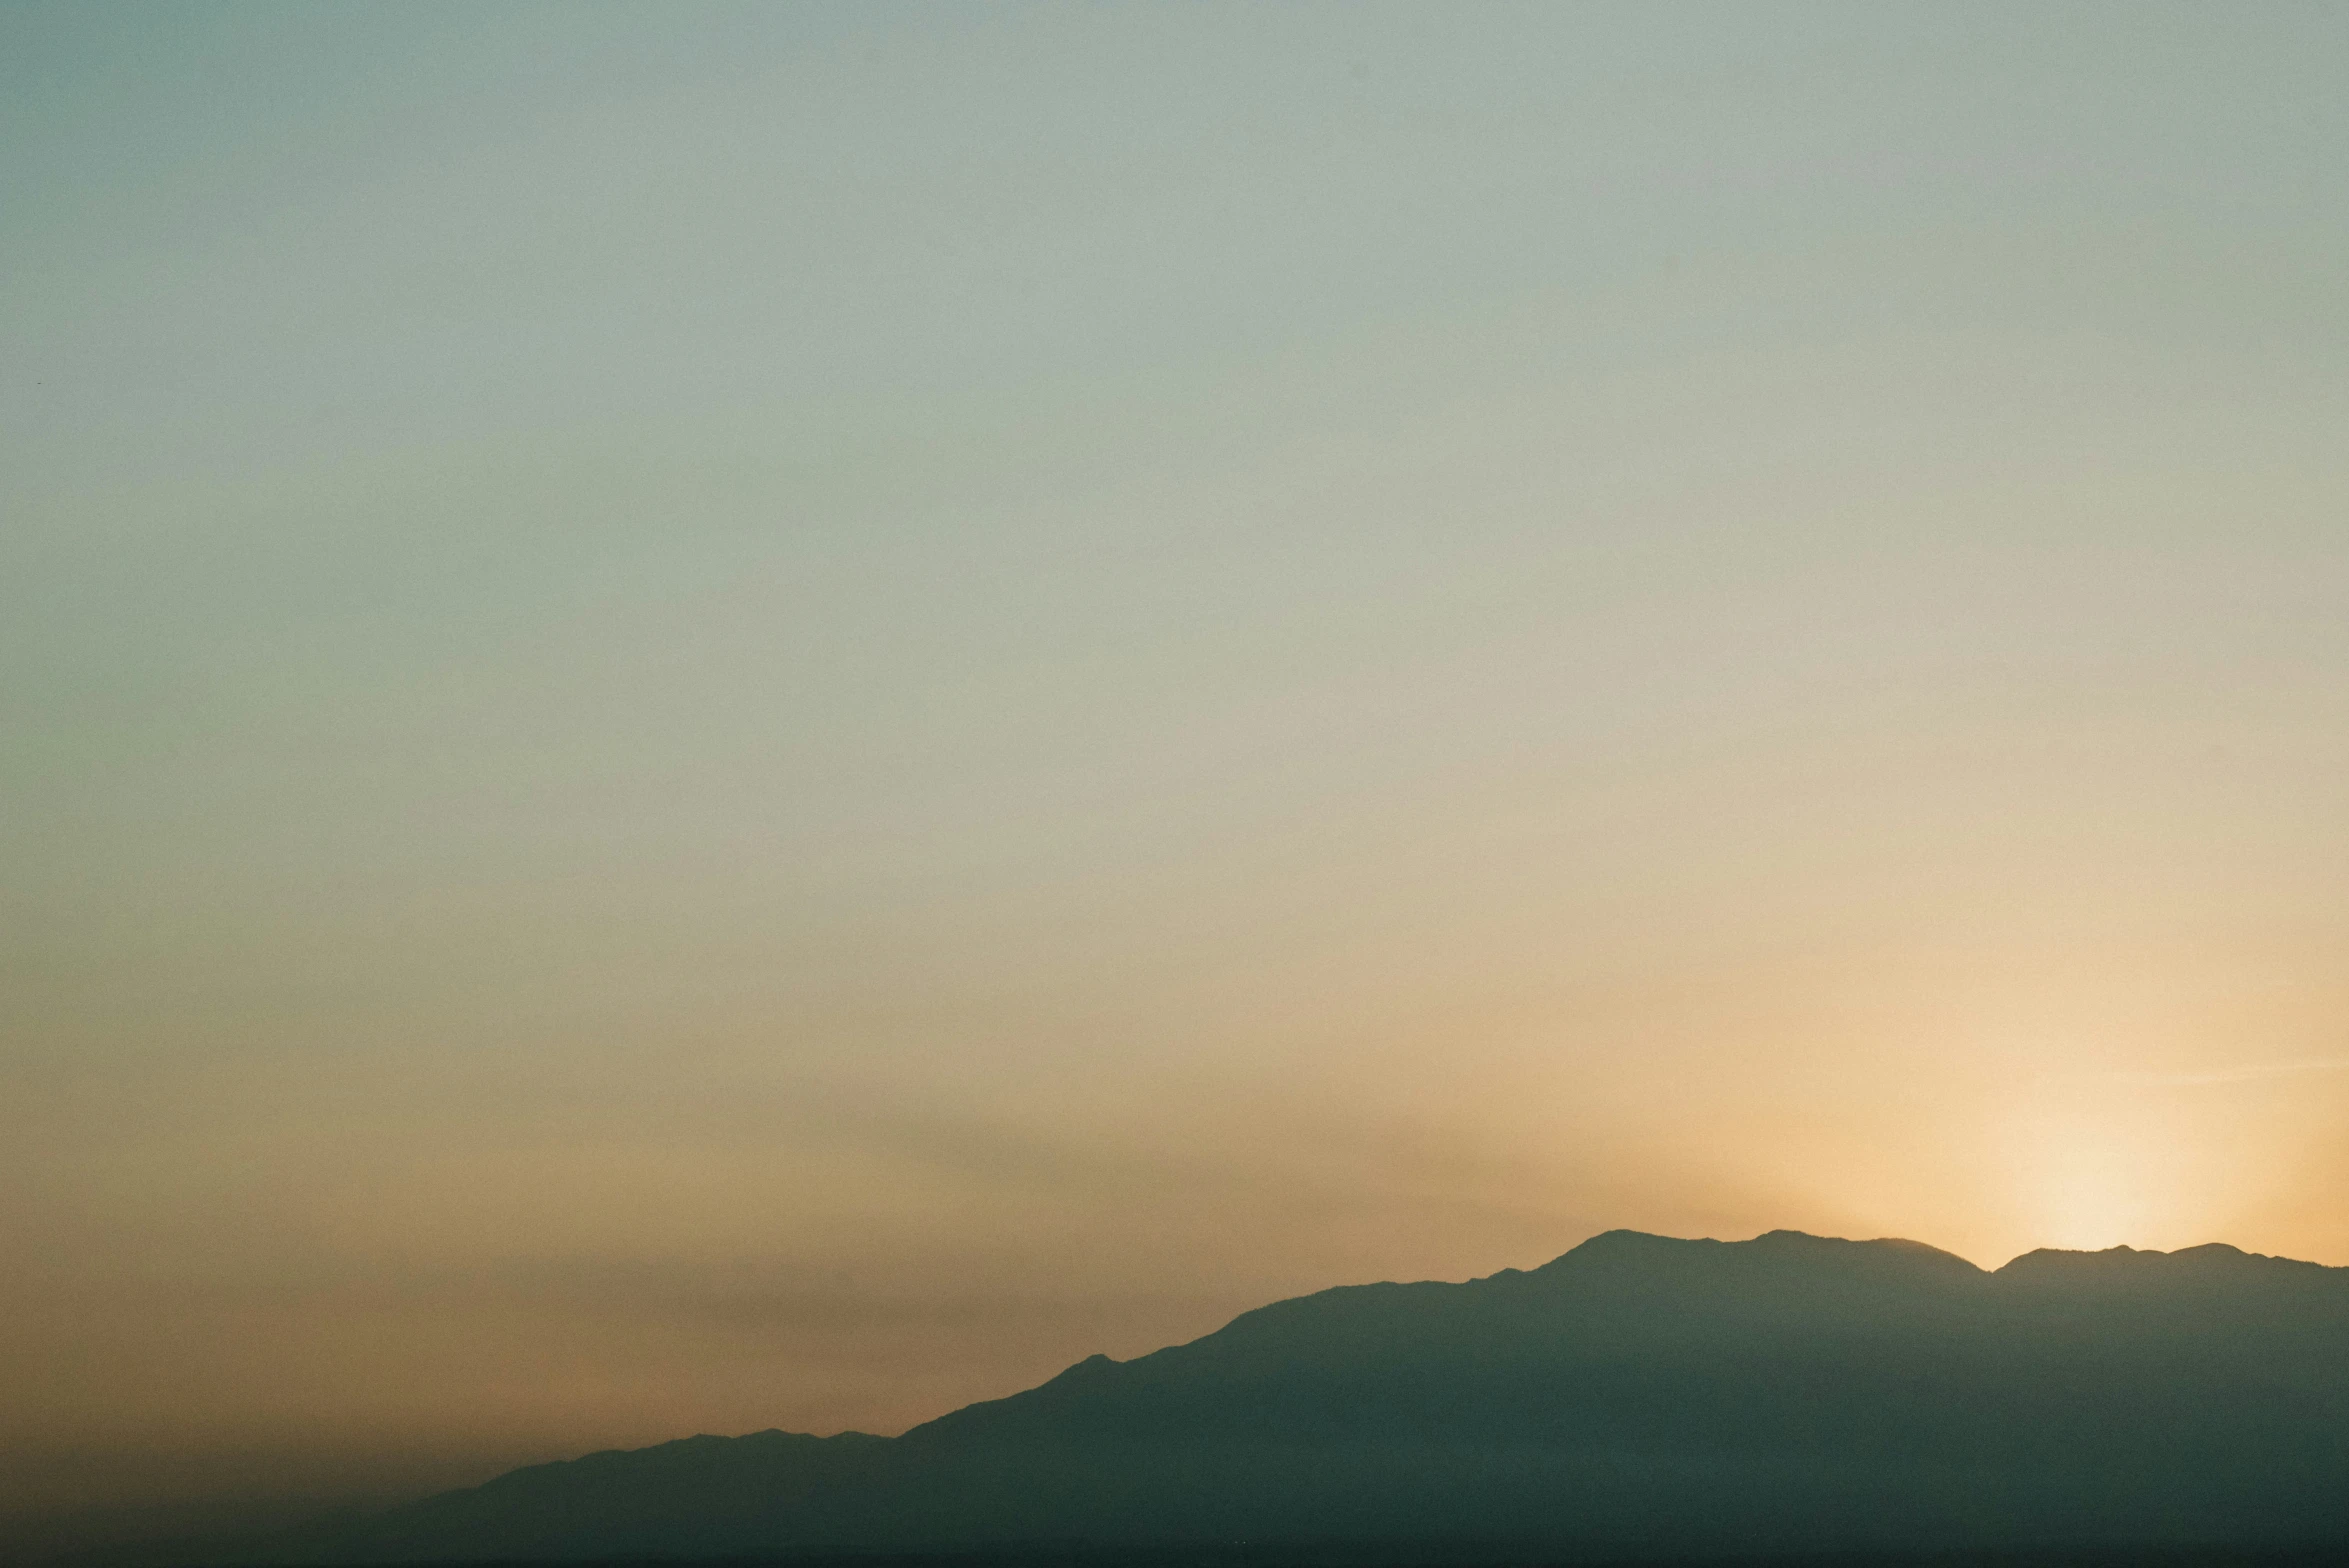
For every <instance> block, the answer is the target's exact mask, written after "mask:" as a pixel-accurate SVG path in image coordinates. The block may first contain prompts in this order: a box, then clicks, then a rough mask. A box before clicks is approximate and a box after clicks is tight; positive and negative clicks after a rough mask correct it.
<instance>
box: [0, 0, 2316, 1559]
mask: <svg viewBox="0 0 2349 1568" xmlns="http://www.w3.org/2000/svg"><path fill="white" fill-rule="evenodd" d="M2344 82H2349V9H2345V8H2343V7H2342V6H2339V5H2313V4H2311V5H2302V4H2275V5H2226V6H2217V5H2208V6H2194V7H2182V8H2167V7H2162V6H2157V5H2151V4H2127V5H2117V4H2116V5H2109V6H2070V7H2066V6H2061V5H2053V6H2051V5H2045V4H2030V5H2023V6H2014V7H2007V8H2000V7H1994V6H1985V5H1968V6H1949V5H1930V6H1910V7H1901V6H1892V5H1881V4H1867V5H1851V6H1844V7H1824V6H1776V7H1771V6H1762V5H1750V4H1738V5H1730V6H1720V7H1704V6H1696V5H1674V6H1628V5H1627V6H1620V7H1613V8H1582V7H1567V6H1562V5H1561V6H1543V7H1536V8H1527V9H1517V8H1510V7H1502V6H1478V7H1466V6H1427V7H1422V8H1417V9H1378V8H1372V7H1365V6H1347V7H1343V8H1326V9H1325V8H1312V7H1255V6H1245V7H1243V6H1233V7H1215V6H1195V5H1187V4H1186V5H1179V6H1177V5H1168V6H1164V7H1158V8H1140V7H1135V8H1126V7H1109V8H1090V7H1077V6H1068V7H1051V8H1042V9H1027V8H988V9H976V8H972V9H950V8H944V7H935V6H921V7H907V8H898V9H891V8H885V7H877V8H859V9H848V8H822V7H775V8H772V9H731V8H715V9H692V8H688V7H683V6H674V5H662V6H643V7H636V8H597V7H591V6H585V5H561V6H548V7H531V6H504V7H475V6H444V7H435V6H429V5H415V4H408V5H398V6H377V7H373V8H368V9H357V8H350V9H343V8H335V7H329V6H321V5H299V6H284V7H253V6H246V7H217V6H216V7H193V6H179V7H162V6H103V5H85V4H69V5H57V6H34V7H26V6H23V5H8V6H7V7H6V8H5V9H4V10H0V1052H4V1056H0V1257H4V1258H5V1259H6V1260H7V1261H6V1266H5V1267H0V1469H4V1470H6V1471H7V1472H8V1473H10V1474H11V1475H12V1476H13V1477H14V1481H13V1484H12V1486H11V1487H10V1488H8V1489H7V1491H8V1495H9V1496H10V1498H11V1499H12V1500H11V1501H10V1502H9V1503H8V1504H7V1505H6V1506H7V1507H8V1508H10V1509H14V1510H16V1511H17V1512H20V1513H21V1512H24V1511H28V1510H36V1511H37V1510H39V1509H49V1508H64V1507H69V1506H80V1505H84V1504H87V1505H93V1506H96V1505H114V1504H118V1503H122V1502H126V1501H133V1500H141V1499H160V1498H166V1497H177V1496H195V1495H203V1494H207V1493H214V1492H233V1491H240V1490H249V1491H268V1490H271V1489H276V1490H280V1491H287V1492H299V1491H309V1492H327V1491H334V1490H337V1489H361V1490H365V1489H376V1490H398V1489H400V1488H402V1487H411V1486H421V1485H425V1484H433V1483H438V1482H454V1481H464V1480H472V1479H478V1478H479V1477H481V1476H483V1475H486V1474H487V1473H489V1472H491V1471H494V1470H496V1469H499V1468H503V1467H504V1466H505V1465H508V1464H511V1463H515V1462H519V1461H522V1460H526V1459H532V1458H539V1457H546V1456H552V1455H558V1454H568V1453H575V1452H579V1451H582V1450H585V1449H589V1448H595V1447H602V1446H611V1445H618V1444H637V1443H644V1442H650V1441H656V1440H659V1439H663V1438H667V1437H672V1436H678V1435H682V1434H686V1433H690V1432H695V1431H705V1430H706V1431H719V1432H734V1431H743V1430H749V1429H754V1428H761V1427H768V1426H782V1427H786V1428H793V1429H802V1430H815V1431H832V1430H836V1429H839V1428H842V1427H850V1426H854V1427H862V1428H866V1429H870V1430H879V1431H896V1430H898V1429H900V1428H902V1427H903V1426H905V1425H907V1424H909V1423H911V1422H914V1421H917V1420H920V1419H924V1418H927V1417H928V1416H931V1415H934V1414H937V1413H939V1412H941V1411H943V1410H945V1409H947V1408H950V1407H951V1406H954V1405H957V1404H960V1403H962V1402H965V1401H967V1400H970V1399H973V1398H979V1397H986V1396H993V1395H998V1394H1002V1393H1006V1392H1009V1391H1011V1390H1013V1389H1015V1388H1018V1387H1021V1386H1024V1385H1026V1384H1028V1383H1031V1382H1034V1381H1036V1380H1038V1379H1040V1378H1042V1377H1044V1376H1046V1375H1048V1374H1049V1373H1051V1372H1053V1371H1055V1370H1057V1369H1058V1368H1059V1367H1061V1366H1063V1365H1065V1364H1067V1363H1069V1362H1072V1361H1074V1360H1077V1359H1079V1358H1080V1357H1082V1356H1084V1355H1086V1354H1089V1353H1091V1352H1094V1351H1097V1350H1100V1351H1107V1352H1109V1353H1110V1354H1112V1355H1115V1356H1120V1357H1123V1356H1128V1355H1133V1354H1136V1353H1139V1352H1141V1351H1145V1350H1148V1349H1151V1348H1154V1347H1155V1346H1157V1345H1160V1344H1163V1343H1167V1342H1169V1341H1173V1340H1178V1339H1184V1338H1189V1337H1192V1336H1194V1335H1196V1334H1199V1333H1202V1332H1205V1331H1207V1330H1209V1329H1211V1328H1214V1327H1216V1326H1217V1325H1218V1324H1220V1323H1221V1322H1222V1321H1224V1320H1225V1319H1226V1318H1227V1317H1229V1316H1230V1315H1231V1314H1232V1313H1233V1312H1235V1311H1238V1310H1240V1309H1242V1308H1244V1307H1247V1306H1250V1305H1254V1304H1256V1303H1258V1302H1261V1301H1264V1300H1267V1299H1270V1298H1272V1297H1275V1296H1279V1295H1285V1294H1292V1293H1296V1292H1299V1291H1303V1290H1308V1289H1315V1288H1319V1287H1321V1286H1325V1285H1330V1284H1338V1283H1345V1282H1351V1281H1357V1280H1364V1279H1376V1278H1416V1277H1445V1278H1461V1277H1465V1276H1468V1275H1472V1274H1482V1273H1487V1272H1490V1271H1492V1270H1494V1269H1497V1268H1501V1267H1505V1266H1513V1265H1514V1266H1530V1265H1533V1264H1537V1263H1539V1262H1541V1261H1543V1260H1545V1259H1547V1258H1549V1257H1551V1256H1553V1255H1555V1254H1556V1253H1558V1252H1561V1251H1563V1250H1565V1249H1566V1248H1567V1247H1569V1246H1571V1245H1573V1244H1574V1243H1575V1242H1577V1241H1579V1240H1581V1239H1582V1238H1583V1237H1585V1236H1587V1235H1589V1234H1590V1233H1592V1232H1593V1231H1596V1230H1600V1229H1605V1228H1609V1227H1613V1226H1618V1225H1624V1226H1636V1227H1640V1228H1643V1229H1653V1230H1661V1231H1667V1232H1672V1233H1677V1234H1694V1235H1704V1234H1712V1235H1724V1236H1743V1235H1750V1234H1752V1233H1754V1232H1756V1231H1759V1230H1763V1229H1768V1228H1771V1227H1774V1226H1781V1225H1785V1226H1798V1227H1802V1228H1806V1229H1813V1230H1821V1231H1827V1232H1832V1233H1837V1234H1850V1235H1861V1236H1873V1235H1880V1234H1894V1235H1906V1236H1913V1237H1916V1238H1918V1239H1921V1240H1925V1241H1930V1242H1934V1243H1936V1244H1939V1245H1942V1246H1946V1247H1949V1248H1951V1249H1952V1250H1955V1251H1958V1252H1961V1253H1963V1254H1965V1255H1966V1256H1968V1257H1971V1258H1974V1259H1976V1260H1977V1261H1980V1262H1984V1263H1989V1264H1995V1263H1998V1262H2001V1261H2003V1260H2004V1259H2005V1258H2007V1257H2008V1256H2011V1255H2012V1254H2014V1253H2017V1252H2020V1251H2023V1250H2026V1249H2028V1248H2030V1247H2033V1246H2037V1245H2043V1244H2057V1245H2087V1246H2103V1245H2108V1244H2111V1243H2115V1242H2122V1241H2126V1242H2130V1243H2133V1244H2136V1245H2141V1246H2154V1247H2165V1248H2166V1247H2174V1246H2179V1245H2185V1244H2191V1243H2196V1242H2202V1241H2206V1240H2212V1239H2224V1240H2229V1241H2233V1242H2235V1243H2237V1244H2239V1245H2242V1246H2245V1247H2248V1248H2253V1249H2256V1250H2261V1251H2275V1252H2284V1253H2289V1254H2292V1255H2295V1256H2300V1257H2309V1258H2316V1259H2319V1260H2322V1261H2326V1262H2331V1263H2349V1197H2345V1196H2344V1194H2349V437H2345V432H2349V94H2345V93H2344V92H2343V91H2342V84H2343V83H2344Z"/></svg>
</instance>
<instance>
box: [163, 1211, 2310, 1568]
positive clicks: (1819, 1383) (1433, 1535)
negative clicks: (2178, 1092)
mask: <svg viewBox="0 0 2349 1568" xmlns="http://www.w3.org/2000/svg"><path fill="white" fill-rule="evenodd" d="M1308 1537H1310V1538H1314V1539H1325V1540H1326V1539H1340V1538H1346V1539H1362V1540H1379V1541H1387V1542H1393V1541H1401V1540H1412V1539H1418V1540H1424V1541H1431V1542H1432V1541H1439V1540H1440V1541H1450V1542H1462V1541H1471V1542H1472V1541H1480V1540H1481V1541H1487V1542H1497V1541H1501V1540H1508V1541H1514V1542H1519V1543H1524V1542H1537V1543H1540V1544H1541V1546H1542V1548H1543V1549H1544V1550H1545V1551H1549V1552H1551V1553H1553V1554H1557V1553H1564V1554H1568V1555H1572V1554H1576V1553H1579V1554H1583V1555H1607V1554H1610V1553H1612V1554H1617V1555H1622V1554H1630V1555H1640V1554H1643V1553H1645V1554H1653V1553H1680V1554H1684V1555H1686V1554H1692V1553H1693V1554H1703V1553H1707V1552H1720V1551H1726V1550H1730V1549H1737V1550H1755V1549H1765V1548H1766V1549H1773V1550H1789V1551H1795V1550H1800V1551H1815V1550H1857V1549H1871V1550H1873V1549H1892V1548H1911V1547H1917V1548H1925V1547H1941V1546H1949V1545H1962V1546H1996V1545H2012V1544H2030V1543H2034V1542H2045V1541H2051V1540H2052V1541H2062V1542H2084V1543H2090V1544H2095V1543H2108V1544H2131V1543H2180V1542H2184V1543H2195V1542H2205V1541H2222V1542H2230V1543H2243V1542H2257V1543H2270V1544H2287V1545H2290V1544H2305V1543H2307V1542H2310V1541H2334V1540H2338V1541H2340V1542H2343V1543H2349V1269H2338V1268H2328V1267H2326V1266H2324V1265H2319V1264H2312V1263H2302V1262H2299V1261H2298V1260H2293V1259H2279V1258H2269V1257H2265V1256H2263V1255H2260V1254H2254V1253H2246V1252H2243V1251H2241V1250H2240V1249H2237V1248H2233V1247H2229V1246H2226V1245H2224V1244H2221V1243H2212V1244H2206V1245H2205V1246H2201V1247H2195V1248H2187V1249H2181V1250H2180V1251H2178V1252H2175V1253H2161V1252H2147V1251H2139V1250H2136V1249H2132V1248H2113V1249H2107V1250H2106V1251H2103V1252H2064V1251H2059V1250H2055V1249H2040V1250H2038V1251H2034V1252H2031V1253H2026V1254H2023V1255H2021V1256H2020V1257H2018V1258H2015V1259H2012V1260H2010V1261H2009V1262H2008V1263H2007V1264H2005V1265H2002V1266H2001V1267H2000V1268H1998V1269H1994V1270H1989V1269H1983V1268H1981V1267H1979V1266H1977V1265H1975V1264H1973V1263H1971V1262H1969V1261H1968V1260H1966V1259H1963V1258H1960V1257H1957V1256H1956V1255H1954V1254H1951V1253H1948V1252H1944V1251H1941V1250H1940V1249H1937V1248H1933V1247H1930V1246H1927V1245H1924V1244H1922V1243H1917V1242H1911V1241H1905V1240H1901V1239H1897V1238H1878V1239H1875V1240H1867V1241H1853V1240H1847V1239H1844V1238H1838V1237H1821V1236H1813V1235H1809V1234H1807V1233H1804V1232H1799V1231H1786V1230H1780V1231H1771V1232H1767V1233H1765V1234H1763V1235H1761V1236H1757V1237H1754V1238H1752V1239H1750V1240H1747V1241H1718V1240H1713V1239H1710V1238H1705V1239H1685V1238H1674V1237H1661V1236H1653V1235H1649V1234H1647V1233H1644V1232H1638V1231H1628V1230H1616V1231H1608V1232H1603V1233H1601V1234H1599V1235H1596V1236H1593V1237H1591V1238H1589V1239H1587V1240H1585V1241H1584V1242H1582V1243H1581V1244H1579V1245H1578V1246H1576V1247H1574V1248H1572V1249H1570V1250H1568V1251H1567V1252H1565V1253H1562V1254H1560V1255H1559V1256H1558V1257H1556V1258H1554V1259H1552V1260H1551V1261H1549V1262H1548V1263H1545V1264H1542V1265H1540V1266H1539V1267H1536V1268H1534V1269H1530V1270H1518V1269H1504V1270H1501V1271H1498V1272H1496V1273H1494V1274H1490V1275H1485V1276H1481V1277H1479V1278H1476V1279H1471V1280H1466V1281H1460V1282H1446V1281H1416V1282H1404V1283H1399V1282H1393V1281H1382V1282H1374V1283H1368V1284H1357V1285H1345V1286H1337V1287H1333V1288H1331V1289H1328V1290H1323V1291H1318V1292H1314V1293H1311V1294H1308V1295H1304V1296H1298V1297H1292V1298H1288V1299H1286V1300H1282V1301H1277V1302H1272V1303H1268V1304H1266V1305H1265V1306H1262V1307H1258V1308H1254V1309H1252V1310H1250V1311H1248V1312H1243V1313H1241V1314H1239V1315H1237V1316H1236V1317H1234V1318H1233V1319H1232V1320H1231V1321H1230V1322H1228V1323H1226V1324H1224V1325H1223V1326H1222V1327H1220V1328H1218V1329H1216V1330H1214V1331H1213V1332H1211V1333H1208V1334H1205V1335H1202V1336H1200V1337H1199V1338H1197V1339H1194V1340H1191V1341H1188V1342H1186V1343H1183V1344H1179V1345H1171V1346H1166V1347H1163V1348H1161V1349H1159V1350H1155V1351H1152V1352H1150V1353H1148V1354H1146V1355H1141V1356H1136V1357H1133V1358H1131V1359H1129V1360H1125V1361H1117V1360H1113V1359H1111V1358H1109V1357H1108V1356H1105V1355H1098V1354H1096V1355H1092V1356H1088V1357H1086V1358H1084V1359H1082V1360H1080V1361H1078V1362H1075V1363H1073V1364H1072V1365H1070V1366H1068V1367H1066V1368H1064V1369H1063V1370H1062V1371H1060V1372H1059V1373H1057V1374H1056V1375H1054V1376H1053V1377H1051V1378H1049V1379H1047V1380H1045V1381H1044V1382H1042V1383H1039V1384H1037V1385H1036V1386H1034V1387H1032V1388H1029V1389H1024V1390H1021V1391H1018V1392H1016V1393H1013V1394H1010V1395H1007V1396H1005V1397H1003V1398H1000V1399H994V1400H983V1401H979V1402H976V1403H974V1404H971V1405H966V1406H964V1407H962V1408H961V1409H958V1410H954V1411H949V1412H947V1413H945V1414H943V1415H941V1416H939V1417H937V1418H935V1419H933V1420H931V1421H927V1422H923V1423H921V1424H920V1425H918V1426H915V1427H913V1428H910V1429H908V1430H907V1431H905V1432H904V1433H902V1434H900V1435H899V1436H897V1437H894V1438H889V1437H879V1436H874V1435H871V1434H866V1433H857V1432H843V1433H837V1434H833V1435H831V1436H828V1437H817V1436H813V1435H810V1434H804V1433H786V1432H781V1431H773V1430H770V1431H767V1432H762V1433H754V1434H749V1435H747V1436H743V1437H735V1438H725V1437H716V1436H711V1435H708V1434H703V1435H699V1436H696V1437H692V1438H683V1439H678V1440H675V1441H673V1442H670V1443H665V1444H659V1445H655V1446H653V1447H651V1448H647V1449H637V1450H605V1451H601V1452H599V1453H596V1454H590V1455H585V1456H582V1457H581V1458H579V1459H575V1460H567V1461H558V1462H555V1463H553V1464H548V1465H539V1466H532V1467H528V1468H526V1469H523V1470H517V1471H512V1472H508V1473H507V1474H506V1475H503V1476H500V1477H497V1478H495V1479H494V1480H492V1481H490V1482H487V1483H485V1484H484V1485H482V1486H480V1487H476V1488H471V1489H467V1490H463V1491H458V1492H452V1493H444V1494H440V1495H439V1496H436V1497H433V1498H427V1499H424V1500H421V1501H420V1502H417V1503H414V1504H409V1505H406V1506H405V1507H404V1508H400V1509H394V1510H391V1511H389V1512H387V1513H385V1514H384V1515H381V1516H379V1517H377V1518H375V1519H372V1520H370V1521H367V1522H366V1523H364V1524H363V1525H360V1526H358V1527H356V1528H344V1529H341V1530H339V1531H333V1532H324V1533H317V1532H314V1533H311V1534H309V1535H307V1536H303V1537H300V1538H296V1539H287V1540H282V1541H279V1542H277V1543H275V1544H274V1545H273V1546H271V1547H270V1548H268V1549H267V1551H266V1552H257V1551H256V1550H255V1549H254V1547H253V1545H252V1543H247V1544H246V1546H245V1548H244V1549H243V1550H242V1551H241V1553H240V1555H239V1557H238V1560H244V1561H252V1560H255V1559H256V1557H257V1556H270V1557H274V1559H275V1560H278V1561H296V1560H299V1561H310V1562H335V1563H364V1562H400V1561H426V1560H438V1561H459V1560H476V1561H478V1560H487V1559H491V1558H501V1557H502V1558H521V1557H529V1558H536V1559H543V1560H560V1559H586V1558H594V1557H600V1556H613V1555H620V1554H626V1553H657V1554H661V1555H667V1556H676V1557H692V1556H717V1555H741V1554H745V1553H759V1554H765V1555H770V1556H777V1555H779V1556H791V1555H808V1554H816V1553H822V1552H833V1551H931V1550H952V1551H969V1550H987V1549H997V1548H1001V1547H1004V1546H1006V1545H1007V1544H1016V1543H1033V1542H1060V1543H1084V1544H1087V1545H1095V1546H1099V1545H1108V1546H1118V1547H1132V1548H1136V1549H1139V1548H1144V1547H1150V1548H1156V1547H1161V1546H1168V1545H1179V1544H1181V1543H1183V1542H1185V1541H1189V1540H1213V1539H1222V1540H1231V1539H1239V1538H1246V1539H1251V1540H1257V1541H1264V1540H1281V1539H1293V1540H1302V1539H1306V1538H1308ZM198 1555H199V1556H200V1555H201V1554H198Z"/></svg>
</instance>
